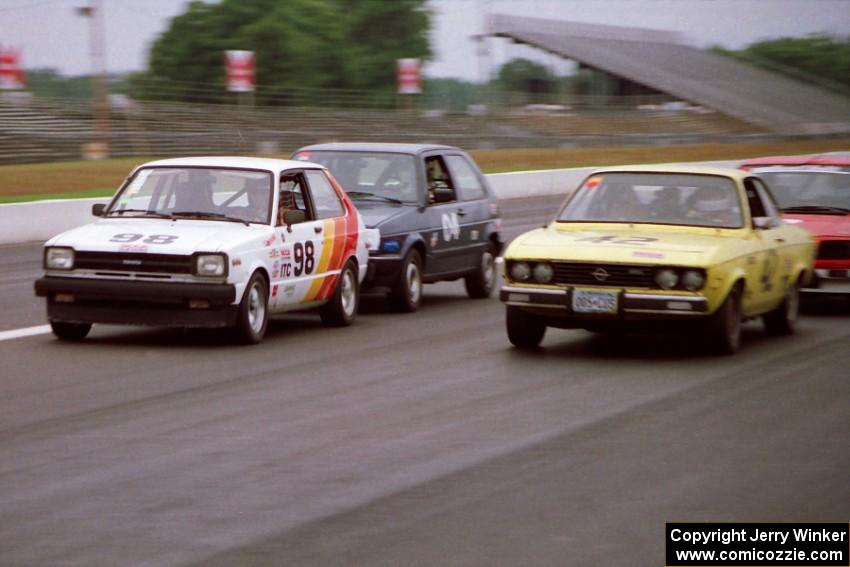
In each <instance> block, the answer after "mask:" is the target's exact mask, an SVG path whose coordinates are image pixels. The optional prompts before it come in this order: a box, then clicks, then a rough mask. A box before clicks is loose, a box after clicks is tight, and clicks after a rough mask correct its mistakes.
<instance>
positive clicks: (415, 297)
mask: <svg viewBox="0 0 850 567" xmlns="http://www.w3.org/2000/svg"><path fill="white" fill-rule="evenodd" d="M390 301H391V302H392V304H393V305H394V306H395V308H396V309H398V310H399V311H404V312H406V313H412V312H414V311H416V310H417V309H419V305H420V304H421V303H422V257H421V256H420V255H419V251H418V250H417V249H416V248H413V249H411V250H410V252H408V253H407V255H406V256H405V257H404V260H403V261H402V263H401V273H400V274H399V276H398V280H397V281H396V284H395V285H394V286H393V289H392V291H391V292H390Z"/></svg>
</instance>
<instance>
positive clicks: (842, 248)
mask: <svg viewBox="0 0 850 567" xmlns="http://www.w3.org/2000/svg"><path fill="white" fill-rule="evenodd" d="M846 258H850V240H826V241H824V242H821V243H820V247H819V248H818V260H844V259H846Z"/></svg>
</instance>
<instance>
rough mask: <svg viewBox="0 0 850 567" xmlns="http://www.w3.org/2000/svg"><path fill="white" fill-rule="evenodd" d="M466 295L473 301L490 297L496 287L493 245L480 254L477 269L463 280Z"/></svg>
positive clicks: (490, 244)
mask: <svg viewBox="0 0 850 567" xmlns="http://www.w3.org/2000/svg"><path fill="white" fill-rule="evenodd" d="M464 284H466V293H467V295H469V297H471V298H473V299H480V298H483V297H490V294H492V293H493V288H494V287H496V254H495V247H494V246H493V243H492V242H491V243H489V244H487V248H485V249H484V252H482V253H481V258H479V260H478V267H477V268H476V269H475V271H474V272H473V273H471V274H469V275H468V276H466V278H465V279H464Z"/></svg>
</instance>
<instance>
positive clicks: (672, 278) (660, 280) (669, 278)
mask: <svg viewBox="0 0 850 567" xmlns="http://www.w3.org/2000/svg"><path fill="white" fill-rule="evenodd" d="M655 283H657V284H658V287H660V288H661V289H673V288H674V287H676V284H678V283H679V274H677V273H676V271H675V270H671V269H670V268H662V269H660V270H658V271H657V272H655Z"/></svg>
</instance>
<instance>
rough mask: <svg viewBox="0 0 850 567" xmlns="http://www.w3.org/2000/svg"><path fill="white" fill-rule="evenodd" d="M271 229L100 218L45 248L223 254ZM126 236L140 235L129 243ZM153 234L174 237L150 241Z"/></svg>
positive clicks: (174, 221) (194, 222) (217, 222)
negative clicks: (172, 237)
mask: <svg viewBox="0 0 850 567" xmlns="http://www.w3.org/2000/svg"><path fill="white" fill-rule="evenodd" d="M271 230H272V229H271V227H269V226H266V225H259V224H252V225H250V226H245V225H244V224H241V223H233V222H222V221H204V220H194V219H188V220H187V219H179V220H167V219H143V218H132V219H100V220H97V221H95V222H93V223H91V224H87V225H84V226H81V227H77V228H75V229H72V230H69V231H67V232H63V233H62V234H59V235H58V236H54V237H53V238H51V239H50V240H48V241H47V243H46V245H48V246H70V247H72V248H74V249H76V250H89V251H93V252H149V253H153V254H192V253H193V252H198V251H203V252H226V251H227V250H231V249H233V248H235V247H236V246H238V245H239V244H241V243H243V242H247V241H250V240H252V239H257V238H262V236H263V235H266V234H269V233H271ZM117 235H124V236H117ZM128 235H142V236H141V237H140V238H138V239H135V240H132V239H131V237H130V236H128ZM155 235H158V236H174V237H176V238H174V239H173V240H172V239H165V238H159V239H156V238H151V237H152V236H155ZM116 239H117V240H116ZM163 241H167V242H164V243H163ZM157 242H160V243H157Z"/></svg>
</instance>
